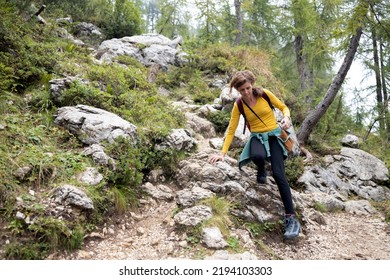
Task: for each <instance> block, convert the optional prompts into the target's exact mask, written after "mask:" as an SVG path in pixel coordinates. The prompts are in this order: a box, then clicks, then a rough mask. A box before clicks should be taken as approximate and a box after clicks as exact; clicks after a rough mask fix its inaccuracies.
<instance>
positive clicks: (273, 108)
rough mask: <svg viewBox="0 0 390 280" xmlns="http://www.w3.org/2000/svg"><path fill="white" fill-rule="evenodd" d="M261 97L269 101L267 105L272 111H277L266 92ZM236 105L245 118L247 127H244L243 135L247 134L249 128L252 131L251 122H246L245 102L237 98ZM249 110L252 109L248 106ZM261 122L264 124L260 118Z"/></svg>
mask: <svg viewBox="0 0 390 280" xmlns="http://www.w3.org/2000/svg"><path fill="white" fill-rule="evenodd" d="M260 97H263V98H264V99H265V100H266V101H267V103H268V105H269V106H270V107H271V109H272V110H275V107H274V105H273V104H272V103H271V100H270V99H269V96H268V95H267V94H266V93H265V92H264V91H263V92H262V94H261V96H260ZM236 103H237V107H238V110H239V111H240V113H241V115H242V116H243V117H244V121H245V125H244V130H243V132H242V133H243V134H245V129H246V128H247V127H248V129H249V131H251V127H250V124H249V122H248V121H247V120H246V116H245V111H244V105H243V103H244V102H243V100H242V99H241V97H239V98H237V100H236ZM248 108H250V107H249V106H248ZM258 118H259V117H258ZM259 120H260V121H261V122H263V121H262V120H261V119H260V118H259ZM263 123H264V122H263Z"/></svg>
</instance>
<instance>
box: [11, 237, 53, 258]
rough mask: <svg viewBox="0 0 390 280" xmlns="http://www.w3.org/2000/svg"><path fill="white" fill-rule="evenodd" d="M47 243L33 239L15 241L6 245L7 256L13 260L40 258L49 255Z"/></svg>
mask: <svg viewBox="0 0 390 280" xmlns="http://www.w3.org/2000/svg"><path fill="white" fill-rule="evenodd" d="M47 250H48V248H47V245H46V244H42V243H34V242H32V241H30V242H25V243H19V242H14V243H10V244H9V245H7V246H6V250H5V256H6V258H7V259H11V260H40V259H44V257H45V256H46V255H47Z"/></svg>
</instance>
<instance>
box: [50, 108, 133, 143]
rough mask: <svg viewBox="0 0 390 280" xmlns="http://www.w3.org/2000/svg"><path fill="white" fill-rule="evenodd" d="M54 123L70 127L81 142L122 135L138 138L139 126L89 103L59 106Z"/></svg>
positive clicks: (99, 141)
mask: <svg viewBox="0 0 390 280" xmlns="http://www.w3.org/2000/svg"><path fill="white" fill-rule="evenodd" d="M54 123H55V124H57V125H60V126H63V127H65V128H67V129H69V131H70V132H72V133H73V134H75V135H76V136H77V137H78V138H79V139H80V141H81V142H83V143H85V144H88V145H91V144H99V143H101V142H102V141H105V140H107V141H108V142H110V143H112V142H114V141H115V139H116V138H118V137H119V136H122V137H124V138H130V139H132V140H134V141H135V140H136V139H137V127H136V126H135V125H133V124H131V123H129V122H128V121H126V120H124V119H122V118H121V117H119V116H117V115H115V114H113V113H110V112H107V111H105V110H102V109H98V108H94V107H91V106H87V105H77V106H74V107H73V106H66V107H62V108H59V109H58V111H57V114H56V116H55V120H54Z"/></svg>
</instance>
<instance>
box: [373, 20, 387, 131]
mask: <svg viewBox="0 0 390 280" xmlns="http://www.w3.org/2000/svg"><path fill="white" fill-rule="evenodd" d="M371 35H372V52H373V56H374V73H375V82H376V103H377V112H378V114H379V113H380V112H381V111H382V108H383V97H382V79H381V72H380V67H379V53H378V52H379V50H378V40H377V35H376V30H375V26H374V25H373V26H372V27H371ZM378 117H379V131H380V132H383V131H384V130H385V119H384V118H382V117H381V116H378Z"/></svg>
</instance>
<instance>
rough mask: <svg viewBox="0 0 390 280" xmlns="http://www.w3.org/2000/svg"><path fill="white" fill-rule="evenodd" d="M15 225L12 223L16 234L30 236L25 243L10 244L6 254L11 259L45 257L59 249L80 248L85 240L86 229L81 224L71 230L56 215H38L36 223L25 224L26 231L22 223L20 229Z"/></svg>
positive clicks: (12, 228) (11, 227)
mask: <svg viewBox="0 0 390 280" xmlns="http://www.w3.org/2000/svg"><path fill="white" fill-rule="evenodd" d="M14 225H16V224H12V223H11V226H10V229H11V230H12V231H13V232H14V234H16V235H24V236H25V237H24V238H25V239H26V237H28V236H30V238H29V239H26V240H29V241H27V242H25V243H20V242H14V243H11V244H10V245H8V246H7V248H6V256H7V258H9V259H22V260H33V259H43V258H44V257H45V256H46V255H47V253H49V252H53V251H55V250H57V249H65V250H75V249H79V248H80V247H81V245H82V243H83V240H84V231H83V229H82V228H81V227H80V226H76V227H75V228H74V229H73V230H70V229H69V227H68V226H67V225H66V222H65V221H62V220H59V219H56V218H54V217H38V218H37V219H35V220H34V223H31V224H30V225H24V227H25V231H24V232H22V231H21V230H20V223H19V229H18V230H16V228H15V226H14ZM31 237H34V238H35V241H34V239H33V238H31Z"/></svg>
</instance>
